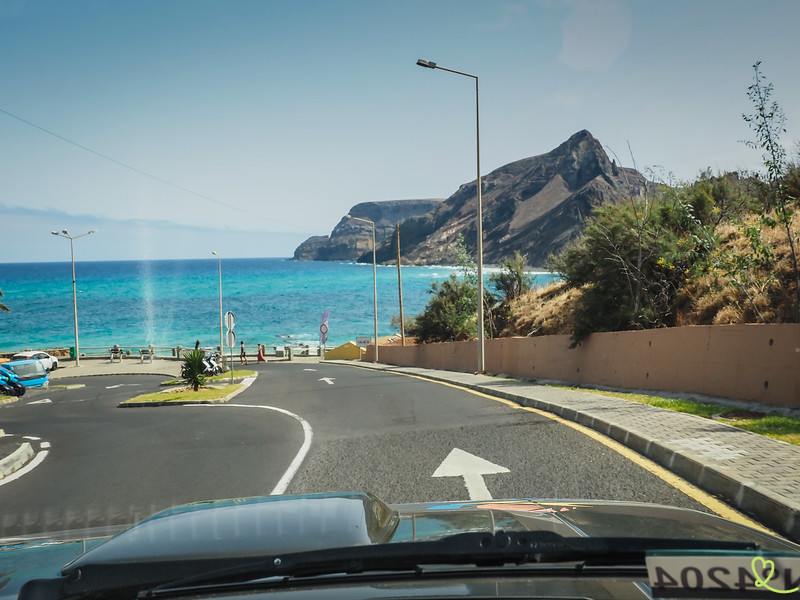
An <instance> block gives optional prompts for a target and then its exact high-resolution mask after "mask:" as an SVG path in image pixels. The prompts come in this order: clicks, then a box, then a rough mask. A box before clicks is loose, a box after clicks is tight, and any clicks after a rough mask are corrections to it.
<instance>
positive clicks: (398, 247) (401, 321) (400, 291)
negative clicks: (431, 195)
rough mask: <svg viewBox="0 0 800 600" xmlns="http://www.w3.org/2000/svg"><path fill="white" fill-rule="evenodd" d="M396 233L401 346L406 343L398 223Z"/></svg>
mask: <svg viewBox="0 0 800 600" xmlns="http://www.w3.org/2000/svg"><path fill="white" fill-rule="evenodd" d="M395 233H396V234H397V292H398V293H399V294H400V337H401V338H402V339H403V346H405V345H406V324H405V321H404V320H403V278H402V276H401V275H400V223H397V225H396V227H395Z"/></svg>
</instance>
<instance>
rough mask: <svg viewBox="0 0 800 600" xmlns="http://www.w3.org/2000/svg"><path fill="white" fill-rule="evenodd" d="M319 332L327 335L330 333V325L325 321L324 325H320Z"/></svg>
mask: <svg viewBox="0 0 800 600" xmlns="http://www.w3.org/2000/svg"><path fill="white" fill-rule="evenodd" d="M319 332H320V333H321V334H322V335H325V334H326V333H328V326H327V325H326V324H325V323H323V324H322V325H320V326H319Z"/></svg>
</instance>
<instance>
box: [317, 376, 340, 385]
mask: <svg viewBox="0 0 800 600" xmlns="http://www.w3.org/2000/svg"><path fill="white" fill-rule="evenodd" d="M334 379H336V378H335V377H322V378H321V379H320V381H324V382H325V383H327V384H328V385H333V380H334Z"/></svg>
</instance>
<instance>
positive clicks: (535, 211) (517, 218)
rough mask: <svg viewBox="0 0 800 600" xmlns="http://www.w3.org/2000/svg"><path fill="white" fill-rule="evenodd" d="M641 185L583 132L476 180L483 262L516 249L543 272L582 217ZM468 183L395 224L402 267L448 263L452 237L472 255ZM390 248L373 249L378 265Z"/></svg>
mask: <svg viewBox="0 0 800 600" xmlns="http://www.w3.org/2000/svg"><path fill="white" fill-rule="evenodd" d="M646 183H647V182H646V180H645V178H644V177H642V175H640V174H639V173H638V172H636V171H634V170H633V169H625V168H621V167H618V166H617V165H615V164H614V163H613V162H611V161H610V160H609V158H608V156H607V155H606V153H605V151H604V150H603V147H602V145H601V144H600V142H599V141H597V140H596V139H595V138H594V137H593V136H592V134H590V133H589V132H588V131H585V130H584V131H579V132H578V133H576V134H575V135H573V136H572V137H570V138H569V139H568V140H567V141H566V142H564V143H563V144H561V145H560V146H559V147H558V148H556V149H554V150H552V151H551V152H548V153H547V154H542V155H539V156H534V157H531V158H525V159H522V160H519V161H516V162H513V163H510V164H508V165H505V166H503V167H500V168H499V169H497V170H495V171H493V172H491V173H489V174H488V175H486V176H485V177H483V178H482V189H481V196H482V198H481V202H482V205H483V240H484V242H483V260H484V262H485V263H487V264H492V263H494V264H497V263H499V262H501V261H502V260H503V259H504V258H508V257H511V256H513V254H514V252H515V251H517V250H518V251H520V252H521V253H522V254H523V255H525V256H527V262H528V264H529V265H531V266H544V265H545V263H546V260H547V257H548V256H549V255H550V254H551V253H558V252H559V251H560V250H561V249H562V248H564V246H565V245H566V244H568V243H569V242H570V241H571V240H573V239H575V238H576V237H577V236H578V235H580V232H581V231H582V230H583V225H584V222H585V220H586V218H587V217H588V216H589V215H591V214H592V211H593V210H594V209H595V208H597V207H599V206H602V205H605V204H611V203H616V202H619V201H621V200H623V199H627V198H631V197H639V196H641V195H642V194H643V193H644V191H645V186H646ZM476 202H477V186H476V182H475V181H473V182H472V183H468V184H465V185H462V186H461V187H460V188H459V189H458V191H456V193H455V194H453V195H452V196H450V198H448V199H447V200H446V201H444V202H443V203H441V205H440V206H439V207H438V208H437V209H436V210H435V211H434V212H433V213H431V214H429V215H426V216H423V217H420V218H416V219H411V220H409V221H407V222H405V223H403V224H402V225H401V226H400V242H401V256H402V260H403V262H405V263H406V264H442V263H452V262H453V261H454V260H455V257H456V248H457V243H458V236H459V234H461V235H463V238H464V242H465V243H466V246H467V249H468V251H469V252H470V255H472V256H475V255H476V248H477V234H476V231H477V225H476V210H477V209H476ZM393 256H396V248H395V247H394V246H393V244H391V243H389V244H387V245H386V247H384V248H381V249H380V251H379V253H378V260H379V261H381V262H390V261H391V260H393Z"/></svg>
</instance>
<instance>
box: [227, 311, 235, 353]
mask: <svg viewBox="0 0 800 600" xmlns="http://www.w3.org/2000/svg"><path fill="white" fill-rule="evenodd" d="M228 314H230V313H228ZM235 344H236V334H235V333H233V332H232V331H231V330H230V329H229V330H228V331H227V332H226V333H225V345H226V346H227V347H228V348H233V346H234V345H235Z"/></svg>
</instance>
